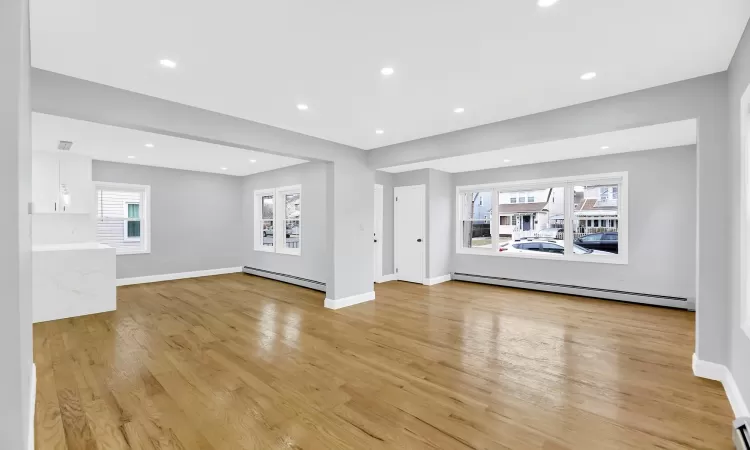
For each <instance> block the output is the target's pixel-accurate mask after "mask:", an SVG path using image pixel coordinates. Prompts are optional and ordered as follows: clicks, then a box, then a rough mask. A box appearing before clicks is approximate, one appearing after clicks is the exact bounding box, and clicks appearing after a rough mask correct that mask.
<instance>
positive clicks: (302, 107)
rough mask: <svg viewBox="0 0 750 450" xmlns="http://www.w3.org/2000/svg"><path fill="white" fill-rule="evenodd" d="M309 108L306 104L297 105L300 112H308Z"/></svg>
mask: <svg viewBox="0 0 750 450" xmlns="http://www.w3.org/2000/svg"><path fill="white" fill-rule="evenodd" d="M307 108H308V106H307V105H305V104H304V103H300V104H299V105H297V109H299V110H300V111H307Z"/></svg>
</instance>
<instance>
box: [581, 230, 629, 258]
mask: <svg viewBox="0 0 750 450" xmlns="http://www.w3.org/2000/svg"><path fill="white" fill-rule="evenodd" d="M618 242H619V239H618V235H617V233H616V232H607V233H594V234H587V235H586V236H581V237H579V238H578V239H576V240H575V243H576V245H580V246H581V247H584V248H588V249H591V250H601V251H603V252H608V253H617V252H618V251H619V246H618Z"/></svg>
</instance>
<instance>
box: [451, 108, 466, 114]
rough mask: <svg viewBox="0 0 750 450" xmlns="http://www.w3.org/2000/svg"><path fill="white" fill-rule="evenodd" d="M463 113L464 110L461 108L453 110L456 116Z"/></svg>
mask: <svg viewBox="0 0 750 450" xmlns="http://www.w3.org/2000/svg"><path fill="white" fill-rule="evenodd" d="M464 111H465V109H463V108H456V109H454V110H453V112H454V113H456V114H461V113H462V112H464Z"/></svg>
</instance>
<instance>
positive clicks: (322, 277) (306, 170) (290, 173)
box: [242, 162, 372, 283]
mask: <svg viewBox="0 0 750 450" xmlns="http://www.w3.org/2000/svg"><path fill="white" fill-rule="evenodd" d="M328 165H329V164H328V163H320V162H315V163H306V164H298V165H296V166H291V167H285V168H282V169H277V170H272V171H270V172H263V173H259V174H255V175H249V176H247V177H244V178H243V180H242V216H243V222H242V223H243V224H244V225H243V230H242V265H243V266H249V267H254V268H258V269H263V270H269V271H271V272H278V273H283V274H286V275H292V276H296V277H301V278H306V279H309V280H314V281H319V282H322V283H325V282H326V279H327V277H328V271H327V268H326V265H325V264H321V261H325V260H326V257H327V251H328V244H327V240H328V236H327V235H328V225H327V220H328V214H327V208H326V203H327V196H326V189H327V172H328V168H327V166H328ZM297 184H299V185H301V186H302V230H301V235H302V240H301V252H300V255H299V256H297V255H285V254H280V253H270V252H263V251H256V250H255V239H254V237H255V235H256V233H260V230H259V224H258V223H256V222H255V218H254V214H255V191H256V190H260V189H274V188H280V187H284V186H292V185H297ZM370 197H372V194H370Z"/></svg>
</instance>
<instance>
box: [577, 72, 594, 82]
mask: <svg viewBox="0 0 750 450" xmlns="http://www.w3.org/2000/svg"><path fill="white" fill-rule="evenodd" d="M594 78H596V72H586V73H584V74H583V75H581V79H582V80H583V81H589V80H593V79H594Z"/></svg>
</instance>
